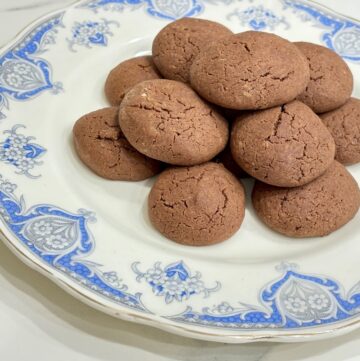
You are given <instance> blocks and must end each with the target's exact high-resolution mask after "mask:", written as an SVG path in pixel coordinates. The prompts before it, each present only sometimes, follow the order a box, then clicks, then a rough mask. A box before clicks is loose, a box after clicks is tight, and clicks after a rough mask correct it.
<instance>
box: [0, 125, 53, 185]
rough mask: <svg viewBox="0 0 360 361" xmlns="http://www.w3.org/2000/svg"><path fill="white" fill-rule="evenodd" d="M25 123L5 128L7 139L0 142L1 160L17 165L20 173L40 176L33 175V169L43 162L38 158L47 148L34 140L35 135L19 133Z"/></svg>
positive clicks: (30, 176) (32, 176) (34, 176)
mask: <svg viewBox="0 0 360 361" xmlns="http://www.w3.org/2000/svg"><path fill="white" fill-rule="evenodd" d="M19 128H25V126H24V125H21V124H17V125H14V126H13V127H12V129H11V130H5V131H4V132H3V133H4V134H7V137H6V139H5V140H4V141H3V142H0V161H2V162H4V163H6V164H11V165H13V166H14V167H16V169H17V172H16V173H18V174H24V175H26V176H27V177H29V178H38V177H39V176H40V175H33V174H31V171H32V169H33V168H35V167H36V166H38V165H41V164H42V161H39V160H38V158H40V157H41V156H43V154H44V153H45V152H46V149H45V148H43V147H42V146H41V145H39V144H36V143H34V142H33V140H34V139H35V138H34V137H27V136H25V135H23V134H19V133H17V131H18V129H19Z"/></svg>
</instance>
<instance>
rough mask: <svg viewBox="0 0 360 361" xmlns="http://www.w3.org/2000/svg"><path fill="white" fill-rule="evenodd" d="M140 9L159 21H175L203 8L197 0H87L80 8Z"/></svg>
mask: <svg viewBox="0 0 360 361" xmlns="http://www.w3.org/2000/svg"><path fill="white" fill-rule="evenodd" d="M140 6H141V7H142V6H144V7H145V9H146V12H147V13H148V14H149V15H151V16H153V17H157V18H159V19H166V20H176V19H180V18H183V17H189V16H196V15H198V14H200V13H201V12H202V11H203V9H204V6H203V4H202V3H201V2H200V1H199V0H176V1H174V0H89V1H87V2H85V3H82V4H81V5H80V7H83V8H87V9H91V10H93V11H98V10H99V9H104V10H110V11H122V10H124V9H125V7H132V8H135V7H140Z"/></svg>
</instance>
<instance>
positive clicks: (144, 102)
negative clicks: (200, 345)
mask: <svg viewBox="0 0 360 361" xmlns="http://www.w3.org/2000/svg"><path fill="white" fill-rule="evenodd" d="M120 127H121V129H122V131H123V132H124V134H125V136H126V138H127V139H128V140H129V142H130V143H131V144H132V146H133V147H134V148H136V149H137V150H138V151H139V152H141V153H143V154H145V155H147V156H149V157H151V158H154V159H158V160H161V161H163V162H166V163H170V164H176V165H194V164H200V163H203V162H206V161H208V160H210V159H212V158H213V157H214V156H215V155H217V154H218V153H219V152H221V151H222V150H223V149H224V148H225V145H226V143H227V140H228V124H227V122H226V120H225V119H224V118H223V117H222V116H221V115H220V114H219V113H217V112H216V111H215V110H213V109H212V108H211V107H210V106H209V105H208V104H206V103H205V102H204V101H203V100H202V99H201V98H200V97H199V96H198V95H197V94H196V93H195V92H194V91H193V90H192V89H191V88H190V87H189V86H188V85H186V84H185V83H181V82H177V81H174V80H166V79H156V80H148V81H145V82H142V83H140V84H138V85H136V86H135V87H134V88H132V89H131V90H130V91H129V92H128V93H127V94H126V96H125V98H124V100H123V101H122V103H121V106H120Z"/></svg>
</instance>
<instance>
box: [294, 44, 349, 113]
mask: <svg viewBox="0 0 360 361" xmlns="http://www.w3.org/2000/svg"><path fill="white" fill-rule="evenodd" d="M294 44H295V45H296V46H297V47H298V48H299V49H300V50H301V51H302V53H303V54H304V55H305V56H306V58H307V59H308V61H309V65H310V82H309V84H308V85H307V87H306V89H305V90H304V92H303V93H301V94H300V95H299V96H298V98H297V99H299V100H301V101H302V102H303V103H305V104H307V105H308V106H309V107H310V108H311V109H312V110H313V111H314V112H315V113H323V112H327V111H329V110H333V109H336V108H338V107H340V106H341V105H343V104H344V103H345V102H346V101H347V100H348V99H349V98H350V96H351V92H352V89H353V76H352V74H351V71H350V69H349V67H348V66H347V64H346V63H345V61H344V60H343V59H341V57H340V56H339V55H337V54H336V53H335V52H334V51H332V50H330V49H328V48H325V47H324V46H320V45H316V44H312V43H305V42H298V43H294Z"/></svg>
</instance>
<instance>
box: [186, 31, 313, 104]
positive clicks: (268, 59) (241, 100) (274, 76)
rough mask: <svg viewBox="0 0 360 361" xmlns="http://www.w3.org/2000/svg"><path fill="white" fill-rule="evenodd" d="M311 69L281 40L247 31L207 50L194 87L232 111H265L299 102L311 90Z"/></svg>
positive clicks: (196, 65) (195, 69) (197, 63)
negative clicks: (306, 89)
mask: <svg viewBox="0 0 360 361" xmlns="http://www.w3.org/2000/svg"><path fill="white" fill-rule="evenodd" d="M309 77H310V72H309V64H308V62H307V60H306V58H305V57H304V55H303V54H302V53H301V52H300V51H299V49H298V48H297V47H296V46H295V45H293V44H292V43H290V42H289V41H287V40H285V39H282V38H280V37H279V36H277V35H274V34H269V33H262V32H256V31H247V32H243V33H240V34H235V35H231V36H228V37H226V38H223V39H221V40H219V41H218V42H217V43H216V44H213V45H210V46H208V47H206V48H204V51H201V52H200V53H199V55H198V56H197V57H196V58H195V60H194V62H193V63H192V66H191V69H190V82H191V85H192V86H193V88H194V89H196V91H197V92H198V93H199V94H200V95H201V96H202V97H204V98H205V99H207V100H208V101H210V102H212V103H215V104H217V105H220V106H222V107H225V108H231V109H263V108H269V107H272V106H275V105H280V104H284V103H287V102H289V101H291V100H293V99H295V98H296V97H297V96H298V95H299V94H300V93H301V92H302V91H303V90H304V89H305V87H306V85H307V83H308V81H309Z"/></svg>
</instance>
